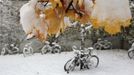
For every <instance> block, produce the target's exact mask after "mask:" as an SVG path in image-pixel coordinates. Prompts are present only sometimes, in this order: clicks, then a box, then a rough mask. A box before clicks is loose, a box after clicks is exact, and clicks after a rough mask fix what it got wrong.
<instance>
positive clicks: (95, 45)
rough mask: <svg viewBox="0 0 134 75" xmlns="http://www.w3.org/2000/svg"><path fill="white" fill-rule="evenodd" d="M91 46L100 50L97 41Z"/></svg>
mask: <svg viewBox="0 0 134 75" xmlns="http://www.w3.org/2000/svg"><path fill="white" fill-rule="evenodd" d="M93 47H94V48H95V49H96V50H100V49H101V47H100V45H99V44H98V43H95V44H94V45H93Z"/></svg>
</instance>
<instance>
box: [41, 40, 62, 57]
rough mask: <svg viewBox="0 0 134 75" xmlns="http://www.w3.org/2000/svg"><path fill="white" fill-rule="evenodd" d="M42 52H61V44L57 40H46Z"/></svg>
mask: <svg viewBox="0 0 134 75" xmlns="http://www.w3.org/2000/svg"><path fill="white" fill-rule="evenodd" d="M41 53H42V54H46V53H61V46H60V45H59V44H58V43H55V42H52V43H50V42H48V41H47V42H46V43H45V45H44V46H43V48H42V49H41Z"/></svg>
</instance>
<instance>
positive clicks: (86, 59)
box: [64, 46, 99, 73]
mask: <svg viewBox="0 0 134 75" xmlns="http://www.w3.org/2000/svg"><path fill="white" fill-rule="evenodd" d="M72 48H73V51H74V53H75V56H74V57H73V58H72V59H70V60H68V61H67V62H66V64H65V65H64V70H65V71H66V72H67V73H69V72H70V71H73V70H74V69H75V68H76V67H79V68H80V70H81V69H90V68H96V67H97V66H98V64H99V58H98V57H97V56H96V55H92V54H91V52H92V50H93V48H87V49H85V50H77V49H76V47H75V46H73V47H72Z"/></svg>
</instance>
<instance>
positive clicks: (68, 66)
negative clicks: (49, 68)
mask: <svg viewBox="0 0 134 75" xmlns="http://www.w3.org/2000/svg"><path fill="white" fill-rule="evenodd" d="M74 68H75V62H74V61H73V59H70V60H68V61H67V63H66V64H65V65H64V70H65V71H66V72H67V73H69V72H70V71H73V70H74Z"/></svg>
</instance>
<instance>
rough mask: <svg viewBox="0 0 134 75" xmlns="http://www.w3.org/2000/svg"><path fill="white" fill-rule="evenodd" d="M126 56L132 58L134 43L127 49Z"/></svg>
mask: <svg viewBox="0 0 134 75" xmlns="http://www.w3.org/2000/svg"><path fill="white" fill-rule="evenodd" d="M128 57H129V58H130V59H134V43H133V44H132V46H131V48H130V49H129V50H128Z"/></svg>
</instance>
